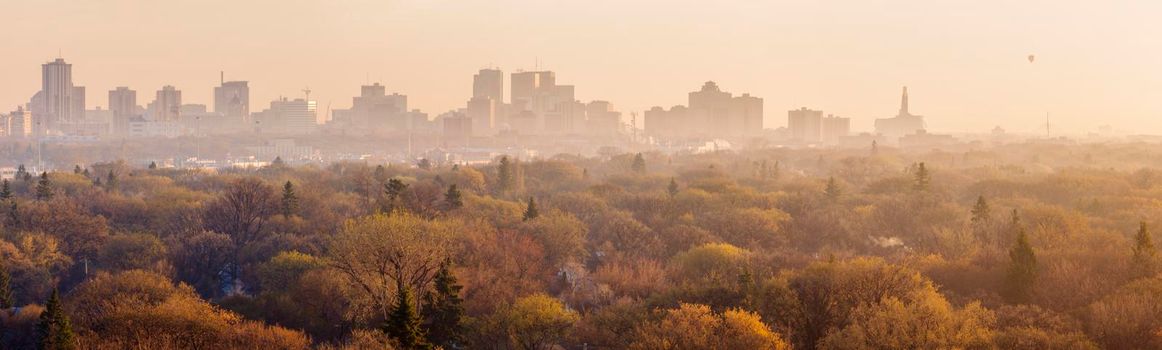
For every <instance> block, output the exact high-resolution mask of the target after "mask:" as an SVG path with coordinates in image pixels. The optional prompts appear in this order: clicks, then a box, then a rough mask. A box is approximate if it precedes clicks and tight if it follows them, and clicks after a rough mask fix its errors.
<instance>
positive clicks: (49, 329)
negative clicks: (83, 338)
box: [37, 289, 77, 350]
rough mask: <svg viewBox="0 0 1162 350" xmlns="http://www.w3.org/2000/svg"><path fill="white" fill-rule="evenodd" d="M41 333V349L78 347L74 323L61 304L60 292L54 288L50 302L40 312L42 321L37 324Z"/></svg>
mask: <svg viewBox="0 0 1162 350" xmlns="http://www.w3.org/2000/svg"><path fill="white" fill-rule="evenodd" d="M37 332H38V334H39V335H40V349H48V350H65V349H76V348H77V341H76V335H74V334H73V326H72V323H70V322H69V316H68V315H66V314H65V311H64V308H63V307H62V306H61V299H60V292H58V291H57V290H56V289H53V291H52V295H51V296H49V297H48V302H47V303H45V304H44V312H43V313H41V314H40V323H39V324H38V325H37Z"/></svg>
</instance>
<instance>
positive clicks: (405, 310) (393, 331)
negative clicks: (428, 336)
mask: <svg viewBox="0 0 1162 350" xmlns="http://www.w3.org/2000/svg"><path fill="white" fill-rule="evenodd" d="M397 288H398V290H397V291H396V293H395V294H396V303H395V307H394V308H393V309H392V310H391V315H389V316H388V318H387V323H386V324H385V325H384V329H383V331H384V333H387V335H388V336H390V337H392V338H395V340H396V341H398V342H399V345H400V347H402V348H404V349H430V348H431V347H432V345H431V344H428V342H427V341H426V340H425V339H424V330H423V329H421V328H420V316H419V314H418V313H417V312H416V305H415V303H414V302H413V301H412V292H411V288H410V287H408V286H406V285H404V284H403V283H400V284H399V285H398V287H397Z"/></svg>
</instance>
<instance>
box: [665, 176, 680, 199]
mask: <svg viewBox="0 0 1162 350" xmlns="http://www.w3.org/2000/svg"><path fill="white" fill-rule="evenodd" d="M666 192H669V193H670V197H674V196H677V195H678V182H677V181H674V178H672V177H671V178H670V186H668V187H666Z"/></svg>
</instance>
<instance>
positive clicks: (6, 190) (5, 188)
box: [0, 179, 12, 201]
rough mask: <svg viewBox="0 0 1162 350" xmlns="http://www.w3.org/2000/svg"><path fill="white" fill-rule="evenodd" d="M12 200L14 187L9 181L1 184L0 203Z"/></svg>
mask: <svg viewBox="0 0 1162 350" xmlns="http://www.w3.org/2000/svg"><path fill="white" fill-rule="evenodd" d="M9 199H12V185H11V184H9V183H8V179H4V181H3V182H0V201H6V200H9Z"/></svg>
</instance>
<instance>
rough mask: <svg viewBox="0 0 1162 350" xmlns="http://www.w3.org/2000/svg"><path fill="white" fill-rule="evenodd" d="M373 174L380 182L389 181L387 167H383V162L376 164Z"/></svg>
mask: <svg viewBox="0 0 1162 350" xmlns="http://www.w3.org/2000/svg"><path fill="white" fill-rule="evenodd" d="M371 176H372V177H374V178H375V180H376V181H379V182H380V183H383V182H387V168H385V167H383V164H380V165H376V166H375V172H374V173H372V175H371Z"/></svg>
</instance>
